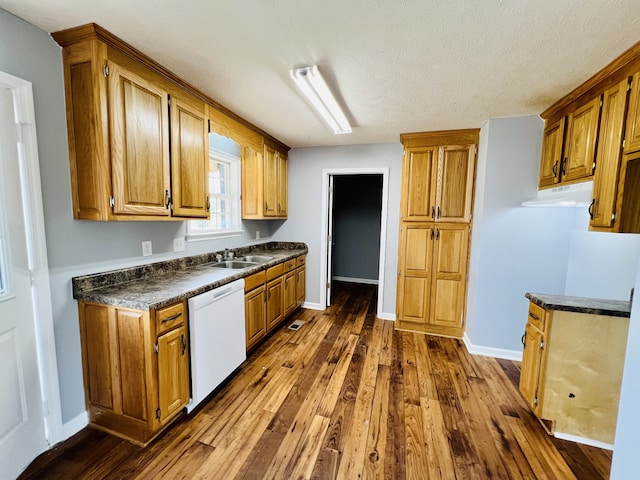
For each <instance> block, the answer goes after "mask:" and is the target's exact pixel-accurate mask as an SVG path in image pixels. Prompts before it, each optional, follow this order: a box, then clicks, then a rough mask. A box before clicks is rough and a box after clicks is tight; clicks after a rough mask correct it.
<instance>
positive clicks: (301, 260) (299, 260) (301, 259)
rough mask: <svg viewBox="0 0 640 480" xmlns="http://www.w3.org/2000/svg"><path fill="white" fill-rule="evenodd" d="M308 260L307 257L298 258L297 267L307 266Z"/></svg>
mask: <svg viewBox="0 0 640 480" xmlns="http://www.w3.org/2000/svg"><path fill="white" fill-rule="evenodd" d="M306 259H307V256H306V255H301V256H299V257H298V258H296V267H301V266H302V265H304V264H305V262H306Z"/></svg>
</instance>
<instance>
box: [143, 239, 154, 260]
mask: <svg viewBox="0 0 640 480" xmlns="http://www.w3.org/2000/svg"><path fill="white" fill-rule="evenodd" d="M149 255H153V249H152V247H151V242H150V241H146V242H142V256H143V257H148V256H149Z"/></svg>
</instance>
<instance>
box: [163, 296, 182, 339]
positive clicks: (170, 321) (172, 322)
mask: <svg viewBox="0 0 640 480" xmlns="http://www.w3.org/2000/svg"><path fill="white" fill-rule="evenodd" d="M184 317H185V315H184V303H182V302H180V303H176V304H174V305H170V306H168V307H165V308H161V309H160V310H158V311H156V334H157V335H160V334H162V333H164V332H167V331H169V330H171V329H172V328H174V327H177V326H179V325H182V324H183V323H184V321H185V318H184Z"/></svg>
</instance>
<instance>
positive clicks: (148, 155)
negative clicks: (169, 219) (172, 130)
mask: <svg viewBox="0 0 640 480" xmlns="http://www.w3.org/2000/svg"><path fill="white" fill-rule="evenodd" d="M107 67H108V85H109V90H108V91H109V95H108V97H109V107H110V120H111V122H110V129H111V136H110V137H111V164H112V175H113V197H114V206H113V212H114V213H116V214H134V215H159V216H168V215H169V213H170V210H169V206H170V197H171V183H170V172H169V138H168V136H169V135H168V134H169V111H168V104H169V94H168V93H167V92H166V91H165V90H163V89H162V88H159V87H157V86H155V85H154V84H153V83H151V82H149V81H146V80H145V79H143V78H142V77H140V76H138V75H136V74H134V73H133V72H130V71H128V70H127V69H126V68H124V67H122V66H120V65H118V64H116V63H114V62H111V61H109V62H107Z"/></svg>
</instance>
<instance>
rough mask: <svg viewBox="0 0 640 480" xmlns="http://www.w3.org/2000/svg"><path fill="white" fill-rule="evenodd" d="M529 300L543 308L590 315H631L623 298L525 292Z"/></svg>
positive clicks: (629, 304) (628, 306)
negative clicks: (610, 298)
mask: <svg viewBox="0 0 640 480" xmlns="http://www.w3.org/2000/svg"><path fill="white" fill-rule="evenodd" d="M525 297H527V298H528V299H529V300H531V301H532V302H533V303H535V304H536V305H538V306H539V307H541V308H544V309H545V310H562V311H565V312H577V313H588V314H591V315H609V316H612V317H627V318H629V317H630V316H631V302H628V301H624V300H605V299H600V298H585V297H568V296H565V295H548V294H545V293H530V292H527V293H526V294H525Z"/></svg>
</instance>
